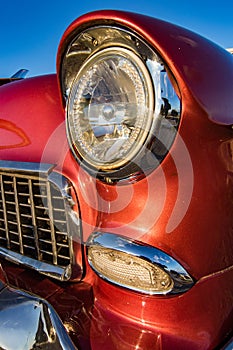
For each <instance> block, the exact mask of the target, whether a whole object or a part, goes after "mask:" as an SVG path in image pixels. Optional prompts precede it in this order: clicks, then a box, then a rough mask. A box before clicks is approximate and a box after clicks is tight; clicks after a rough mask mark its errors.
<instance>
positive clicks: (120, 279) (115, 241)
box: [86, 232, 194, 295]
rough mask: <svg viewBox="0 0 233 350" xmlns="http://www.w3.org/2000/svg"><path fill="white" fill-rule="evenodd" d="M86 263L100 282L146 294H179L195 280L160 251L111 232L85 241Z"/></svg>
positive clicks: (93, 236)
mask: <svg viewBox="0 0 233 350" xmlns="http://www.w3.org/2000/svg"><path fill="white" fill-rule="evenodd" d="M86 244H87V251H88V261H89V264H90V266H91V267H92V268H93V270H94V271H95V272H96V273H97V274H98V275H99V276H100V277H101V278H103V279H105V280H107V281H109V282H111V283H114V284H117V285H119V286H121V287H126V288H128V289H131V290H135V291H138V292H142V293H146V294H150V295H152V294H154V295H156V294H161V295H167V294H178V293H183V292H185V291H187V290H188V289H190V288H191V287H192V286H193V284H194V280H193V279H192V277H191V276H190V275H189V274H188V273H187V272H186V270H185V269H184V268H183V267H182V266H181V265H180V264H179V263H178V262H177V261H176V260H175V259H173V258H172V257H171V256H169V255H167V254H166V253H164V252H163V251H161V250H159V249H157V248H155V247H152V246H149V245H146V244H144V243H142V242H138V241H134V240H131V239H129V238H126V237H122V236H119V235H115V234H112V233H102V232H95V233H93V234H92V235H91V237H90V238H89V240H88V241H87V243H86Z"/></svg>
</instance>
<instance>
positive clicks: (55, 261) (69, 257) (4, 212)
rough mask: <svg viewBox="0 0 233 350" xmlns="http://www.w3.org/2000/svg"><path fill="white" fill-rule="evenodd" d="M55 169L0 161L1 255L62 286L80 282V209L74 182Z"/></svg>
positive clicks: (48, 166)
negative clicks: (68, 282) (75, 208)
mask: <svg viewBox="0 0 233 350" xmlns="http://www.w3.org/2000/svg"><path fill="white" fill-rule="evenodd" d="M53 168H54V165H52V164H40V163H25V162H13V161H0V186H1V187H0V205H1V206H0V242H3V243H1V245H2V246H1V247H0V255H2V256H3V257H5V258H6V259H8V260H10V261H12V262H14V263H17V264H23V265H25V266H27V267H30V268H31V269H34V270H36V271H38V272H40V273H43V274H46V275H48V276H50V277H54V278H56V279H59V280H61V281H66V280H69V279H72V280H77V281H79V280H80V279H81V277H82V271H83V263H82V248H81V223H80V219H79V214H78V213H77V212H76V211H75V210H73V207H74V205H75V204H76V206H77V207H78V203H76V197H75V193H74V190H73V187H72V184H71V183H70V181H69V180H68V179H67V178H65V177H64V176H63V175H62V174H59V173H57V172H55V171H53ZM8 177H9V179H8ZM21 179H22V180H21ZM20 186H22V187H20ZM6 187H7V188H6ZM8 187H9V189H8ZM24 191H25V192H24ZM35 191H36V192H35ZM7 196H10V198H11V199H10V201H9V198H7ZM73 197H74V198H73ZM13 198H14V199H13ZM24 199H25V200H24ZM13 200H14V203H13ZM38 200H39V203H38ZM9 205H10V206H12V209H11V212H10V211H9V210H8V209H9ZM7 206H8V207H7ZM38 211H39V214H38ZM12 227H13V228H12ZM28 231H29V233H28ZM1 233H2V235H1ZM12 245H13V246H12ZM14 247H16V248H14ZM28 251H30V252H29V254H28V253H27V252H28ZM32 252H34V254H35V258H34V256H33V253H32ZM44 256H45V257H44ZM50 256H51V259H50ZM73 267H75V268H74V269H73Z"/></svg>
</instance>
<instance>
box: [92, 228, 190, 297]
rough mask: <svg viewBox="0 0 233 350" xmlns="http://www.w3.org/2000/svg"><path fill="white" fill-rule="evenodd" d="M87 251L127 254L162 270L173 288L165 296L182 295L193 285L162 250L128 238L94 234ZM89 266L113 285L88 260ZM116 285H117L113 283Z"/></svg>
mask: <svg viewBox="0 0 233 350" xmlns="http://www.w3.org/2000/svg"><path fill="white" fill-rule="evenodd" d="M86 246H87V251H88V248H90V247H93V246H94V247H96V248H97V247H102V248H108V249H112V250H115V251H118V252H123V253H126V254H128V255H129V256H134V257H138V258H140V259H144V260H146V261H148V262H150V263H152V264H154V265H156V266H158V267H160V268H161V269H162V270H164V271H165V272H166V273H167V274H168V275H169V276H170V277H171V279H172V281H173V287H172V290H170V291H169V292H168V293H166V294H179V293H184V292H186V291H187V290H189V289H190V288H191V287H192V286H193V285H194V283H195V281H194V279H193V278H192V277H191V276H190V275H189V274H188V273H187V271H186V270H185V269H184V268H183V267H182V266H181V265H180V263H179V262H177V261H176V260H175V259H174V258H172V257H171V256H169V255H168V254H166V253H165V252H163V251H162V250H160V249H158V248H155V247H152V246H149V245H146V244H145V243H143V242H139V241H134V240H132V239H130V238H127V237H123V236H119V235H116V234H113V233H106V232H104V233H103V232H94V233H93V234H92V235H91V236H90V238H89V239H88V241H87V243H86ZM89 264H90V266H91V267H92V268H93V270H94V271H95V272H96V273H97V274H98V275H99V276H100V277H101V278H103V279H105V280H107V281H108V282H110V283H114V282H113V281H110V280H108V279H107V278H106V276H104V275H103V274H100V273H99V272H98V271H96V269H95V268H94V266H93V265H92V262H91V261H90V260H89ZM115 284H118V283H115ZM118 285H119V286H121V287H125V286H124V285H121V284H118ZM134 290H136V291H139V292H143V291H142V290H140V289H137V288H134ZM154 294H163V295H164V293H154Z"/></svg>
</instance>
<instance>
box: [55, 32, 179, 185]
mask: <svg viewBox="0 0 233 350" xmlns="http://www.w3.org/2000/svg"><path fill="white" fill-rule="evenodd" d="M169 74H170V73H169ZM61 78H62V82H63V91H64V95H65V98H66V101H67V108H66V110H67V134H68V139H69V143H70V146H71V149H72V151H73V154H74V155H75V157H76V158H77V159H78V161H79V162H80V163H81V164H82V165H83V166H84V167H85V168H86V169H87V170H88V171H90V172H91V173H92V174H94V175H96V176H98V177H100V178H101V179H103V180H108V182H113V181H114V180H122V179H125V178H129V177H130V178H131V179H132V178H133V179H134V178H135V177H136V178H137V176H142V175H143V174H145V173H147V172H148V171H151V169H153V168H155V167H156V166H157V165H158V164H159V163H160V161H161V160H162V159H163V158H164V156H165V155H166V153H167V151H168V149H169V148H170V146H171V144H172V142H173V140H174V137H175V134H176V130H177V126H178V123H179V117H180V101H179V98H178V96H177V94H176V92H175V90H174V88H173V86H172V84H171V82H170V79H169V76H168V74H167V70H166V67H165V64H164V63H163V62H162V60H161V59H160V58H159V56H158V55H157V54H156V52H155V51H154V50H153V49H152V48H151V47H149V45H147V43H146V42H145V41H144V40H143V39H142V38H140V37H139V36H137V35H136V34H134V33H131V32H129V31H128V30H127V29H125V28H117V27H111V26H106V25H104V26H95V27H91V28H88V29H85V30H83V31H82V32H81V33H79V34H77V35H76V37H75V38H74V39H73V41H72V42H71V43H70V45H69V46H68V48H67V51H66V53H65V55H64V58H63V63H62V77H61Z"/></svg>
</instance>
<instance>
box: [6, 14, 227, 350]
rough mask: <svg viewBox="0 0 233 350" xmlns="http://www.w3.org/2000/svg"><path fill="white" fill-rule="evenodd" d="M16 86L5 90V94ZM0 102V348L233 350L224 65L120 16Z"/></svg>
mask: <svg viewBox="0 0 233 350" xmlns="http://www.w3.org/2000/svg"><path fill="white" fill-rule="evenodd" d="M9 80H11V79H9ZM13 80H14V81H13V82H12V81H11V82H9V81H2V83H3V82H5V83H7V84H4V85H2V86H1V87H0V127H1V128H0V132H1V136H0V159H1V161H0V256H1V270H0V271H1V272H0V276H1V282H0V283H1V284H0V348H1V349H14V350H16V349H66V350H67V349H85V350H86V349H93V350H98V349H106V350H112V349H119V350H125V349H126V350H131V349H132V350H133V349H134V350H136V349H137V350H138V349H141V350H142V349H143V350H145V349H146V350H147V349H148V350H155V349H169V350H170V349H173V350H174V349H179V350H182V349H184V350H186V349H188V350H192V349H193V350H194V349H195V350H196V349H199V350H200V349H222V348H224V349H232V348H233V338H232V336H233V311H232V306H233V254H232V247H233V215H232V213H233V130H232V125H233V84H232V81H233V57H232V55H231V54H230V53H229V52H227V51H226V50H224V49H222V48H220V47H218V46H217V45H215V44H214V43H212V42H210V41H209V40H206V39H204V38H203V37H201V36H199V35H197V34H195V33H193V32H191V31H189V30H187V29H184V28H181V27H179V26H176V25H172V24H170V23H167V22H164V21H161V20H158V19H154V18H150V17H146V16H142V15H140V14H134V13H127V12H120V11H97V12H93V13H89V14H86V15H83V16H81V17H80V18H78V19H77V20H76V21H74V22H73V23H72V24H71V25H70V26H69V27H68V29H67V30H66V31H65V33H64V35H63V37H62V39H61V42H60V46H59V48H58V53H57V73H56V74H52V75H47V76H39V77H34V78H27V79H20V80H17V81H15V79H13Z"/></svg>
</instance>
